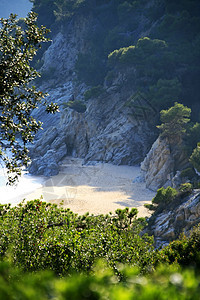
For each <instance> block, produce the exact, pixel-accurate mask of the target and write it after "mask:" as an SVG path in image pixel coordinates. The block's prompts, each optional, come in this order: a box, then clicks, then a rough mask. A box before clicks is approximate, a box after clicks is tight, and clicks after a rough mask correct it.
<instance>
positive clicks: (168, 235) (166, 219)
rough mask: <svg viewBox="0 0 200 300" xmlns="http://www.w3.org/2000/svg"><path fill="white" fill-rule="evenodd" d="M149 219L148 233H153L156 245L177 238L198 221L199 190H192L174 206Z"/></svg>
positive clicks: (199, 215) (199, 214)
mask: <svg viewBox="0 0 200 300" xmlns="http://www.w3.org/2000/svg"><path fill="white" fill-rule="evenodd" d="M151 219H152V220H151ZM151 219H150V220H151V222H150V224H151V225H150V226H149V229H148V233H149V234H153V235H154V238H155V243H156V246H157V247H159V246H160V245H164V244H166V243H169V242H170V241H172V240H174V239H176V238H178V236H179V235H180V234H181V233H182V232H184V233H185V234H187V233H189V231H190V230H191V229H192V227H193V226H195V225H197V224H198V223H199V222H200V190H194V191H193V193H192V194H191V195H190V196H188V197H186V198H184V199H182V200H181V201H180V202H179V203H177V204H176V206H174V207H171V208H170V207H169V208H166V210H165V211H163V212H162V213H160V214H158V215H155V216H152V217H151Z"/></svg>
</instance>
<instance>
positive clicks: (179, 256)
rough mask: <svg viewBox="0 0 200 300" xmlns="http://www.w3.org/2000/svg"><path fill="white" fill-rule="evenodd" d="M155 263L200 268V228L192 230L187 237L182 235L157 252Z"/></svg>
mask: <svg viewBox="0 0 200 300" xmlns="http://www.w3.org/2000/svg"><path fill="white" fill-rule="evenodd" d="M156 260H157V262H159V263H160V262H161V263H166V262H167V263H170V264H172V263H175V262H176V263H178V264H180V265H181V266H193V267H195V268H196V270H199V268H200V228H199V227H196V228H194V229H193V231H192V232H191V234H190V236H189V237H186V236H185V235H182V236H181V237H180V238H179V239H178V240H175V241H173V242H171V243H170V244H169V245H168V246H166V247H164V248H163V249H162V250H161V251H159V252H158V256H157V258H156Z"/></svg>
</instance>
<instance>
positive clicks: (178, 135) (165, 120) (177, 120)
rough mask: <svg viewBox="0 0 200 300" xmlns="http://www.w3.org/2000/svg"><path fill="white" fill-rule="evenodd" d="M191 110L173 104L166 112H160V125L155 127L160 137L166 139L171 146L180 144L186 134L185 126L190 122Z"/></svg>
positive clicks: (181, 105) (178, 104)
mask: <svg viewBox="0 0 200 300" xmlns="http://www.w3.org/2000/svg"><path fill="white" fill-rule="evenodd" d="M190 114H191V109H190V108H188V107H187V106H184V105H183V104H180V103H177V102H175V104H174V106H172V107H170V108H169V109H168V110H161V112H160V120H161V122H162V124H161V125H159V126H157V127H158V128H159V129H160V130H161V131H162V133H161V136H163V137H167V138H168V139H169V142H170V143H171V144H174V143H177V142H180V140H181V139H182V136H183V134H184V133H185V132H186V129H185V125H186V124H187V123H188V122H189V121H190V119H189V117H190Z"/></svg>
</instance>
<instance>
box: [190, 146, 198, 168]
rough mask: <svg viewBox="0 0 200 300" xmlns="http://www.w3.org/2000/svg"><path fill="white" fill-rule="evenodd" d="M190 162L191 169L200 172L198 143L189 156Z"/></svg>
mask: <svg viewBox="0 0 200 300" xmlns="http://www.w3.org/2000/svg"><path fill="white" fill-rule="evenodd" d="M190 162H191V164H192V165H193V167H194V168H195V169H196V170H197V171H198V172H200V143H198V144H197V147H196V148H195V149H194V150H193V152H192V155H191V156H190Z"/></svg>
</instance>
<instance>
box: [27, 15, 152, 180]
mask: <svg viewBox="0 0 200 300" xmlns="http://www.w3.org/2000/svg"><path fill="white" fill-rule="evenodd" d="M95 22H97V21H96V20H95ZM94 25H95V24H94V19H91V17H88V18H85V19H77V20H76V19H73V20H72V22H71V23H69V24H68V25H67V26H66V28H63V30H62V32H59V33H57V34H56V35H55V36H54V37H53V41H52V44H51V45H50V47H49V48H48V49H47V51H46V52H45V54H44V57H43V60H44V64H43V66H42V70H41V71H42V72H43V73H44V74H47V75H48V76H49V77H48V78H49V79H48V80H47V79H45V80H44V81H42V82H41V86H40V89H41V90H44V91H46V92H48V94H49V97H48V98H47V100H48V101H54V102H57V103H58V104H60V113H57V114H56V115H53V116H51V115H47V114H45V113H44V111H43V110H42V109H40V110H38V111H37V112H36V113H35V114H34V117H35V118H37V119H39V120H41V121H43V122H44V125H43V128H44V131H43V132H41V131H40V133H39V134H38V135H37V141H36V143H35V144H34V146H31V147H30V156H31V158H32V164H31V165H30V168H29V171H30V173H31V174H37V175H46V176H49V175H55V174H57V173H58V172H59V164H61V162H62V159H63V158H64V157H65V156H66V155H72V156H74V157H80V158H84V160H85V163H87V162H89V161H101V162H112V163H114V164H118V165H119V164H127V165H134V164H139V163H140V162H141V161H142V160H143V159H144V157H145V155H146V153H147V152H148V150H149V148H150V146H151V145H152V142H153V141H154V140H155V133H154V131H153V129H152V128H151V126H150V125H149V124H150V123H149V120H148V118H141V119H137V118H134V117H133V114H132V110H131V109H130V108H128V107H126V105H125V103H126V102H127V101H128V99H130V97H131V96H132V95H133V94H134V93H135V92H136V91H135V87H134V84H133V85H132V84H131V85H130V84H129V86H128V85H127V84H126V76H129V77H130V76H131V78H132V79H133V82H134V76H135V75H134V70H132V69H130V70H128V71H127V74H121V71H120V70H119V72H118V71H116V74H115V76H114V78H113V81H112V83H111V84H109V86H107V84H106V82H104V89H105V91H104V92H103V93H102V94H101V95H100V96H98V97H96V98H91V99H90V100H89V101H87V102H85V103H84V104H85V105H86V107H87V109H86V111H85V112H84V113H78V112H77V111H74V110H71V109H69V108H68V109H66V110H64V109H63V106H62V104H63V103H67V102H68V101H70V100H72V99H77V100H81V101H84V97H83V94H84V92H85V91H86V90H87V89H88V88H89V87H87V86H86V85H85V84H83V83H77V81H75V79H76V76H75V73H74V68H75V63H76V59H77V55H78V53H84V52H85V51H87V40H86V39H84V35H85V33H86V32H87V30H88V28H90V27H91V26H93V27H94ZM145 105H146V103H145ZM151 114H152V115H151ZM153 114H155V111H153V110H152V107H149V116H148V117H150V119H152V116H153Z"/></svg>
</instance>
